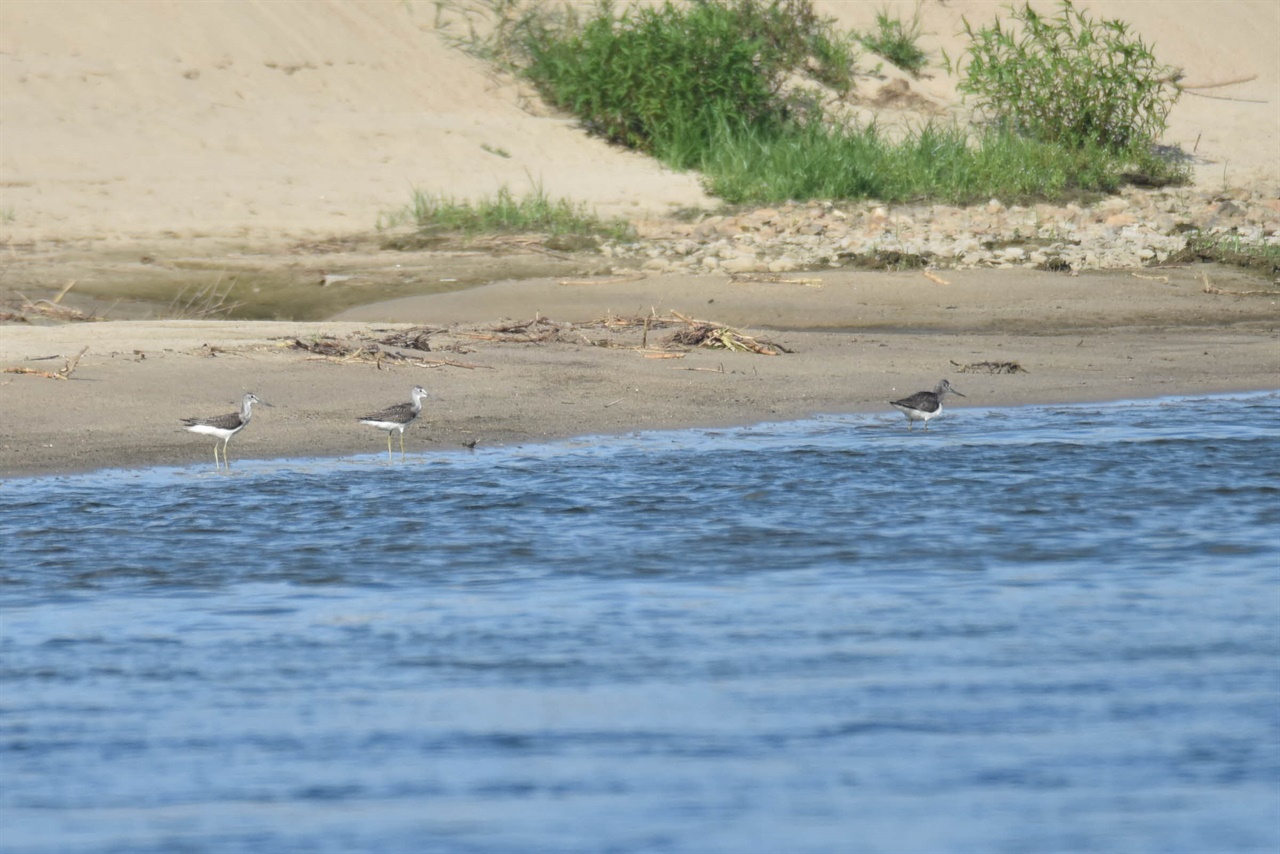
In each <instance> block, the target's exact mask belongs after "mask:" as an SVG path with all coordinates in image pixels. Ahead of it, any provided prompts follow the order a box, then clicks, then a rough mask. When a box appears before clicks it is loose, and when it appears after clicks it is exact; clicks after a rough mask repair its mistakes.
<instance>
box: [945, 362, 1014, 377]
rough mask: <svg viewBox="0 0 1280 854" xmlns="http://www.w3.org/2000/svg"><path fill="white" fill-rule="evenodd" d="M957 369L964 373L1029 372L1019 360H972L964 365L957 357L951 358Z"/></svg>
mask: <svg viewBox="0 0 1280 854" xmlns="http://www.w3.org/2000/svg"><path fill="white" fill-rule="evenodd" d="M950 362H951V364H953V365H955V366H956V371H958V372H959V373H962V374H1029V373H1031V372H1030V371H1028V370H1027V369H1026V368H1024V367H1022V365H1019V364H1018V363H1017V362H972V363H970V364H967V365H962V364H960V363H959V362H957V361H956V360H955V359H951V360H950Z"/></svg>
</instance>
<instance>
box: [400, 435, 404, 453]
mask: <svg viewBox="0 0 1280 854" xmlns="http://www.w3.org/2000/svg"><path fill="white" fill-rule="evenodd" d="M400 459H402V460H403V459H404V431H403V430H401V431H400Z"/></svg>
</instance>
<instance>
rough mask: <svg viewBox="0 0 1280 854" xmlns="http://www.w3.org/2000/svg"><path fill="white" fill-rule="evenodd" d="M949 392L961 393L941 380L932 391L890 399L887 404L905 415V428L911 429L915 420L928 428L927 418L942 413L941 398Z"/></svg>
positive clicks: (961, 395)
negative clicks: (899, 398) (900, 398)
mask: <svg viewBox="0 0 1280 854" xmlns="http://www.w3.org/2000/svg"><path fill="white" fill-rule="evenodd" d="M949 394H956V395H960V397H964V395H963V394H960V392H958V391H956V390H955V389H953V388H952V387H951V383H949V382H947V381H946V380H943V381H942V382H940V383H938V384H937V385H936V386H934V388H933V391H918V392H916V393H915V394H913V395H911V397H904V398H903V399H902V400H891V401H889V405H890V406H893V407H895V408H897V409H899V410H901V411H902V413H903V414H904V415H906V416H907V429H908V430H911V429H912V428H913V427H914V426H915V422H917V421H923V422H924V429H926V430H928V429H929V419H930V418H933V417H934V416H936V415H941V414H942V400H943V398H945V397H946V396H947V395H949Z"/></svg>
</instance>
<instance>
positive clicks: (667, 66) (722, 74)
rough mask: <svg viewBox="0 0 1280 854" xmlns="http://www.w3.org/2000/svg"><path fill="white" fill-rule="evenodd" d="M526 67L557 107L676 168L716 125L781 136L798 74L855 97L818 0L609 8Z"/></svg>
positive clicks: (543, 47) (544, 40) (531, 46)
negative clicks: (729, 120) (814, 0)
mask: <svg viewBox="0 0 1280 854" xmlns="http://www.w3.org/2000/svg"><path fill="white" fill-rule="evenodd" d="M525 50H526V51H527V53H528V56H529V64H528V66H527V67H526V68H524V69H523V72H522V73H523V74H524V76H525V77H526V78H527V79H529V80H531V81H532V82H533V83H534V84H535V85H536V86H537V87H538V90H539V91H540V92H541V93H542V95H543V97H544V98H546V99H547V100H548V101H549V102H551V103H552V104H555V105H556V106H558V107H560V108H562V109H565V110H568V111H569V112H572V113H573V114H574V115H576V116H577V117H578V118H579V119H581V120H582V121H583V123H584V124H585V125H586V126H587V127H588V128H589V129H591V130H592V131H593V132H595V133H598V134H600V135H601V136H604V137H605V138H607V139H610V140H612V141H614V142H618V143H621V144H623V145H626V146H628V147H631V148H636V149H639V150H642V151H646V152H650V153H653V154H656V155H657V156H659V157H661V158H662V159H664V160H666V161H668V162H670V163H672V165H675V166H677V167H686V166H688V165H689V163H688V161H687V156H688V154H689V153H690V152H692V151H696V150H698V149H701V148H703V147H705V145H706V144H707V141H708V139H709V135H710V133H711V131H712V129H713V128H714V127H715V125H716V123H717V121H718V117H719V116H721V115H732V116H736V117H738V118H739V120H741V121H743V122H745V123H746V124H748V125H749V126H751V127H755V128H761V129H765V128H776V127H779V126H780V125H781V124H783V123H785V122H787V121H789V120H792V119H793V118H794V116H795V114H796V112H797V109H798V108H804V107H808V108H810V109H812V105H806V104H803V103H802V102H800V101H797V100H796V99H794V98H792V97H789V96H788V95H787V92H786V91H785V88H784V84H785V83H786V81H787V78H788V76H789V75H791V74H793V73H806V74H808V75H809V76H810V77H812V78H814V79H816V80H817V81H818V82H821V83H824V84H826V85H828V86H831V87H833V88H835V89H836V90H837V91H847V89H848V88H849V87H850V86H852V75H853V54H852V47H851V46H850V43H849V41H848V40H847V39H841V38H839V37H838V36H835V35H834V34H833V31H832V30H831V25H830V23H829V22H828V21H826V20H824V19H821V18H819V17H818V16H817V15H816V14H815V13H814V12H813V9H812V4H811V2H810V0H774V2H769V3H766V2H764V0H717V2H700V3H695V4H693V5H691V6H680V7H677V6H674V5H672V4H671V3H666V4H664V5H662V6H660V7H639V8H638V7H628V8H627V9H626V10H624V11H623V12H621V13H620V14H616V15H615V12H614V8H613V6H612V4H611V3H610V2H607V0H606V2H601V3H599V4H598V5H597V7H596V9H595V13H594V14H593V15H592V16H591V17H590V18H588V19H587V20H586V21H585V22H584V23H581V24H580V25H577V26H575V27H567V28H563V29H561V30H560V31H558V32H555V31H547V32H543V33H542V34H541V36H540V37H539V39H538V40H537V41H536V42H533V43H528V44H526V45H525Z"/></svg>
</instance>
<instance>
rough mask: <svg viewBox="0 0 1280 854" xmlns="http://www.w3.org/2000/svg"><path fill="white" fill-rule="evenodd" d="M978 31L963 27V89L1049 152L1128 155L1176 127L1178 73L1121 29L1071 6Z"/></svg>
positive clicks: (1013, 12) (1014, 14) (1020, 12)
mask: <svg viewBox="0 0 1280 854" xmlns="http://www.w3.org/2000/svg"><path fill="white" fill-rule="evenodd" d="M1010 17H1011V18H1012V19H1013V21H1015V22H1016V23H1017V26H1016V27H1013V26H1009V25H1008V24H1002V23H1001V21H1000V19H999V18H996V20H995V22H994V23H993V24H991V25H990V26H986V27H981V28H978V29H974V28H973V27H972V26H971V25H970V23H969V21H968V20H967V19H966V20H965V21H964V31H965V34H966V35H967V36H968V37H969V41H970V44H969V46H968V47H967V48H966V49H965V54H966V55H967V57H968V61H967V63H965V64H964V69H963V72H964V73H963V77H962V79H961V81H960V83H959V89H960V91H961V92H964V93H965V94H966V95H972V96H973V97H974V99H975V101H976V103H977V106H978V107H979V108H980V109H981V110H982V111H983V112H984V113H986V114H987V115H989V116H990V117H991V118H993V119H994V120H995V121H996V122H997V123H998V124H999V125H1001V126H1002V127H1005V128H1008V129H1011V130H1015V131H1017V132H1019V133H1022V134H1026V135H1027V136H1030V137H1031V138H1033V139H1037V140H1041V141H1044V142H1053V143H1060V144H1063V145H1068V146H1074V147H1081V146H1085V145H1089V144H1093V145H1100V146H1103V147H1105V148H1108V149H1112V150H1120V149H1124V148H1127V147H1129V146H1131V145H1134V144H1148V143H1150V142H1152V141H1154V140H1155V139H1157V138H1158V137H1159V136H1160V134H1161V133H1162V132H1163V131H1164V129H1165V128H1166V127H1167V123H1166V119H1167V117H1168V114H1169V110H1170V109H1171V108H1172V106H1173V104H1174V103H1175V102H1176V101H1177V99H1178V96H1179V94H1181V90H1180V89H1179V88H1178V86H1177V80H1178V78H1179V75H1178V73H1177V72H1175V70H1174V69H1173V68H1171V67H1170V66H1166V65H1161V64H1160V63H1159V62H1157V61H1156V58H1155V55H1154V54H1153V53H1152V52H1151V48H1150V47H1149V46H1148V45H1147V44H1145V43H1144V42H1143V41H1142V39H1141V38H1139V37H1138V36H1136V35H1133V34H1132V33H1130V31H1129V26H1128V24H1126V23H1124V22H1123V21H1119V20H1108V19H1105V18H1103V19H1100V20H1094V19H1092V18H1090V17H1089V16H1088V15H1086V14H1085V13H1084V12H1083V11H1081V10H1079V9H1077V8H1076V7H1075V6H1074V5H1073V4H1072V2H1071V0H1062V2H1061V5H1060V7H1059V11H1058V14H1057V15H1055V16H1053V17H1044V16H1043V15H1041V14H1040V13H1039V12H1037V11H1035V10H1034V9H1032V8H1031V4H1030V3H1026V4H1024V5H1023V6H1022V7H1021V8H1018V7H1010Z"/></svg>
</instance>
